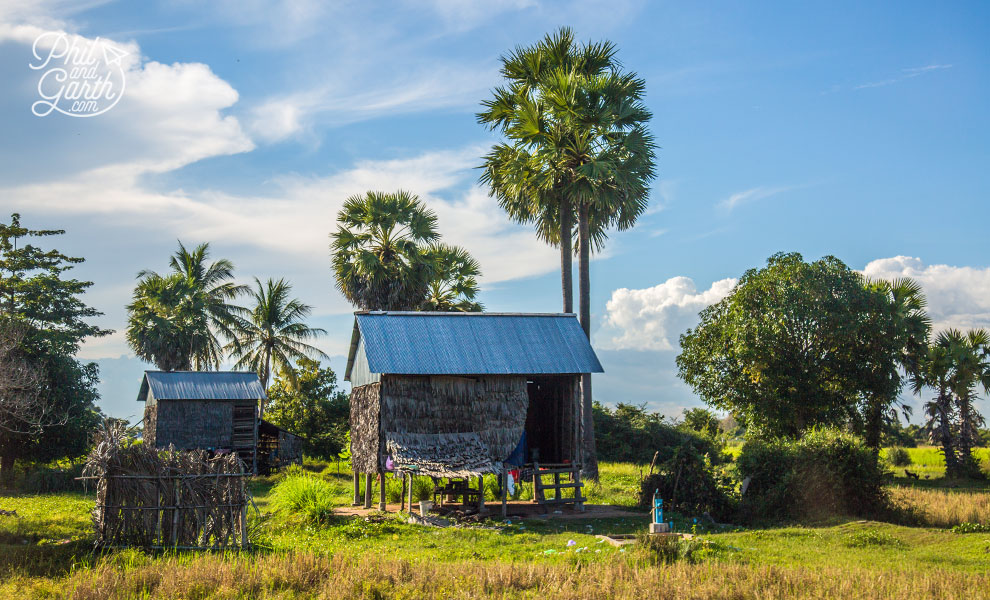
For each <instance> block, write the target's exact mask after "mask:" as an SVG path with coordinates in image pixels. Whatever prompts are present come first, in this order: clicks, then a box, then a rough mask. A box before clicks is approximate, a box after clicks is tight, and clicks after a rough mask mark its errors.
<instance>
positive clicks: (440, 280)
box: [421, 242, 484, 312]
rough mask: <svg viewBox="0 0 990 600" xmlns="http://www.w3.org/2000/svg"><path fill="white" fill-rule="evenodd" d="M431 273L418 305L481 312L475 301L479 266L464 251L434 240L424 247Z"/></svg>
mask: <svg viewBox="0 0 990 600" xmlns="http://www.w3.org/2000/svg"><path fill="white" fill-rule="evenodd" d="M426 259H427V260H428V261H430V263H431V264H432V270H433V275H432V277H430V281H429V284H428V286H427V290H426V300H424V302H423V304H422V305H421V308H422V309H423V310H435V311H442V312H455V311H460V312H481V311H482V310H484V308H483V307H482V305H481V304H480V303H478V302H476V301H475V297H476V296H477V295H478V279H477V278H478V277H479V276H480V275H481V267H480V266H479V265H478V261H476V260H474V258H473V257H472V256H471V255H470V254H468V251H467V250H465V249H464V248H460V247H458V246H450V245H448V244H443V243H440V242H434V243H432V244H430V246H429V247H428V248H427V249H426Z"/></svg>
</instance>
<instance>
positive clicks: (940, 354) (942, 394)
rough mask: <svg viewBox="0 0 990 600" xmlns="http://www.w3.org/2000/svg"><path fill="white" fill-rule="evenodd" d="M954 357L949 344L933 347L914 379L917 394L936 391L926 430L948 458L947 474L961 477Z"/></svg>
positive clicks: (928, 404) (927, 406)
mask: <svg viewBox="0 0 990 600" xmlns="http://www.w3.org/2000/svg"><path fill="white" fill-rule="evenodd" d="M951 377H952V357H951V355H950V353H949V348H948V347H947V345H946V344H945V343H934V344H931V345H930V346H929V347H928V349H927V351H926V352H925V353H924V355H923V357H922V359H921V362H920V363H919V365H918V370H917V372H916V373H915V374H914V375H913V376H912V387H913V388H914V391H915V393H916V394H920V393H921V391H922V390H923V389H925V388H926V387H927V388H931V389H933V390H935V397H934V398H932V399H931V400H929V401H928V402H926V403H925V417H926V419H925V428H926V429H927V430H928V436H929V439H930V440H931V441H932V443H934V444H938V445H939V446H941V449H942V455H943V457H944V459H945V474H946V476H948V477H957V476H959V474H960V473H959V472H960V469H959V456H958V453H957V451H956V434H955V426H954V422H955V418H956V409H955V406H954V403H953V401H952V400H953V399H952V381H951Z"/></svg>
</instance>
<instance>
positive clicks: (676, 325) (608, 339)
mask: <svg viewBox="0 0 990 600" xmlns="http://www.w3.org/2000/svg"><path fill="white" fill-rule="evenodd" d="M736 281H737V280H736V279H732V278H729V279H721V280H719V281H716V282H714V283H712V285H711V287H709V288H708V289H707V290H704V291H701V292H699V291H698V289H697V286H696V285H695V283H694V281H693V280H692V279H691V278H689V277H683V276H679V277H671V278H670V279H668V280H667V281H665V282H663V283H661V284H659V285H655V286H653V287H650V288H646V289H639V290H632V289H628V288H621V289H617V290H615V291H614V292H612V298H611V299H610V300H609V301H608V304H607V305H606V315H605V322H604V326H603V327H602V329H601V330H600V331H599V332H598V337H599V339H598V340H596V341H597V342H598V345H599V346H601V347H602V348H606V349H612V350H662V351H671V350H673V349H674V348H675V347H676V344H677V339H678V337H679V336H680V334H682V333H684V331H685V330H687V329H688V328H690V327H694V326H695V325H696V324H697V323H698V313H699V312H700V311H701V310H702V309H704V308H705V307H707V306H709V305H710V304H714V303H715V302H718V301H719V300H721V299H722V298H724V297H725V296H726V295H727V294H728V293H729V292H730V291H732V288H733V287H734V286H735V285H736Z"/></svg>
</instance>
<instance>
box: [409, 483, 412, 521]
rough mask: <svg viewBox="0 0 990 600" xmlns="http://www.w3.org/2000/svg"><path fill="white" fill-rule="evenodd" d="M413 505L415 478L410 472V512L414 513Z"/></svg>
mask: <svg viewBox="0 0 990 600" xmlns="http://www.w3.org/2000/svg"><path fill="white" fill-rule="evenodd" d="M412 507H413V480H412V473H410V474H409V514H410V515H411V514H412Z"/></svg>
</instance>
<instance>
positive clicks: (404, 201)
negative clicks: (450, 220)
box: [331, 190, 439, 310]
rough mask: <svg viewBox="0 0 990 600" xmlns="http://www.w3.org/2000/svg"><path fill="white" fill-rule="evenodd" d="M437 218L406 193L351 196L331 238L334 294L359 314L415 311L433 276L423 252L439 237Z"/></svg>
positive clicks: (339, 215) (424, 295) (413, 196)
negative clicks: (362, 312)
mask: <svg viewBox="0 0 990 600" xmlns="http://www.w3.org/2000/svg"><path fill="white" fill-rule="evenodd" d="M436 227H437V216H436V214H435V213H434V212H433V211H432V210H430V209H428V208H427V207H426V205H424V204H423V203H422V202H420V200H419V198H418V197H416V196H415V195H413V194H410V193H409V192H405V191H401V190H400V191H398V192H395V193H391V194H390V193H384V192H367V193H365V194H360V195H356V196H351V197H350V198H348V199H347V200H346V201H345V202H344V206H343V208H341V210H340V212H339V213H338V214H337V231H336V232H335V233H333V234H331V238H332V243H331V250H332V253H333V257H332V262H333V271H334V279H335V280H336V284H337V289H339V290H340V291H341V292H342V293H343V294H344V297H345V298H347V299H348V300H349V301H350V302H351V303H352V304H354V305H355V306H357V307H358V308H360V309H363V310H413V309H416V308H417V307H418V306H419V305H420V304H421V303H422V302H423V299H424V298H425V297H426V293H427V286H428V284H429V281H430V278H431V276H432V273H431V266H430V263H429V261H428V260H427V259H426V258H425V257H424V253H423V247H424V246H425V245H426V244H429V243H430V242H434V241H436V240H437V239H438V238H439V234H438V233H437V230H436Z"/></svg>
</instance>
